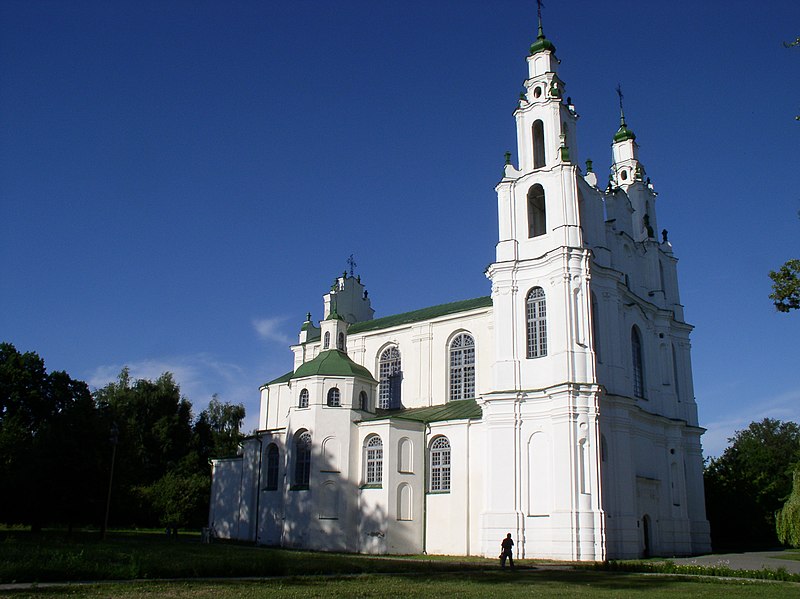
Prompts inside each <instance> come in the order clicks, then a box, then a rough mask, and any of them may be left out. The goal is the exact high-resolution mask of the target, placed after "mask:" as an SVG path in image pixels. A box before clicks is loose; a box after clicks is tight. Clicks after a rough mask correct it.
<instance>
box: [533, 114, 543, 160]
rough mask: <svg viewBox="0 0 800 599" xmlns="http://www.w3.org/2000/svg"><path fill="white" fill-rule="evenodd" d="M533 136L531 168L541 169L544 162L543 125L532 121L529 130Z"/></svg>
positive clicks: (540, 122)
mask: <svg viewBox="0 0 800 599" xmlns="http://www.w3.org/2000/svg"><path fill="white" fill-rule="evenodd" d="M531 132H532V135H533V168H540V167H543V166H544V164H545V160H544V123H542V121H534V122H533V127H532V128H531Z"/></svg>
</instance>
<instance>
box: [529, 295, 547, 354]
mask: <svg viewBox="0 0 800 599" xmlns="http://www.w3.org/2000/svg"><path fill="white" fill-rule="evenodd" d="M525 307H526V319H527V332H528V339H527V342H528V357H529V358H540V357H542V356H546V355H547V306H546V304H545V298H544V289H542V288H541V287H534V288H533V289H531V290H530V291H529V292H528V297H527V299H526V300H525Z"/></svg>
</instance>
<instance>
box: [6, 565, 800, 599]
mask: <svg viewBox="0 0 800 599" xmlns="http://www.w3.org/2000/svg"><path fill="white" fill-rule="evenodd" d="M0 595H6V593H2V592H0ZM799 595H800V584H797V583H786V582H783V583H781V582H759V581H731V580H720V579H712V578H707V579H692V580H687V579H685V578H679V577H668V576H653V575H643V574H619V573H609V572H587V571H578V570H562V571H557V570H533V571H520V572H514V573H511V572H500V571H490V572H468V573H444V574H414V573H408V574H403V575H386V574H362V575H356V576H351V577H341V576H309V577H294V578H282V579H276V580H262V581H213V582H208V581H188V582H149V583H142V582H130V583H108V584H101V585H88V586H83V585H81V586H71V587H63V586H62V587H51V588H43V589H36V590H25V591H21V592H14V593H13V594H8V596H12V597H14V598H15V599H16V598H22V597H25V598H31V599H34V598H35V599H38V598H50V597H64V596H67V597H87V598H88V597H111V598H123V599H133V598H145V597H147V598H152V597H167V598H174V599H183V598H208V599H235V598H236V599H238V598H241V599H251V598H252V599H255V598H257V597H281V598H293V597H303V598H305V597H324V598H325V599H335V598H337V597H343V598H344V597H346V598H351V597H403V598H412V597H466V598H469V597H503V598H507V597H563V598H576V599H581V598H586V599H605V598H608V599H611V598H613V599H638V598H641V597H647V598H648V599H660V598H664V599H667V598H669V599H675V597H703V598H705V599H715V598H720V599H739V598H741V599H749V598H751V597H755V596H757V597H759V599H784V598H786V599H790V598H791V599H796V598H797V597H798V596H799Z"/></svg>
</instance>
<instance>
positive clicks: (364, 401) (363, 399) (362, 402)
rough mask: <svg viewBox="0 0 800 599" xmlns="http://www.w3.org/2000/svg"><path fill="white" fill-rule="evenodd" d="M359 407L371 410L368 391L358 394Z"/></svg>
mask: <svg viewBox="0 0 800 599" xmlns="http://www.w3.org/2000/svg"><path fill="white" fill-rule="evenodd" d="M358 409H359V410H364V411H367V410H369V395H367V392H366V391H362V392H361V393H359V394H358Z"/></svg>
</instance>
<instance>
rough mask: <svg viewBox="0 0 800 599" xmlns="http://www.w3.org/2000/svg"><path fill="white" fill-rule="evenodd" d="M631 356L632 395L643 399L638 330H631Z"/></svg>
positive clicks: (635, 328)
mask: <svg viewBox="0 0 800 599" xmlns="http://www.w3.org/2000/svg"><path fill="white" fill-rule="evenodd" d="M631 354H632V356H631V357H632V360H633V394H634V395H635V396H636V397H641V398H642V399H644V360H643V359H642V337H641V335H640V334H639V329H638V328H637V327H635V326H634V327H633V328H632V329H631Z"/></svg>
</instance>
